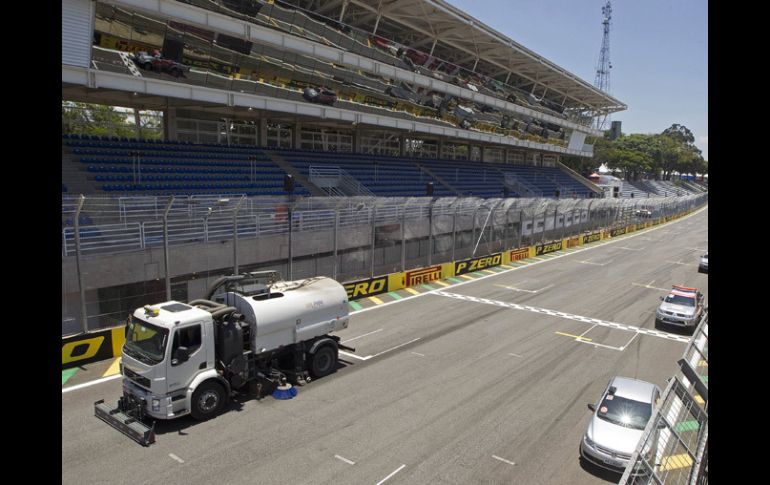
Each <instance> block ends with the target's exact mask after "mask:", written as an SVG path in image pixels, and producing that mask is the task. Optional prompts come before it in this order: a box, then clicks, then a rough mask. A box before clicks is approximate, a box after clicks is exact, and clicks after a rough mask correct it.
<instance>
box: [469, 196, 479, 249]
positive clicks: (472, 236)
mask: <svg viewBox="0 0 770 485" xmlns="http://www.w3.org/2000/svg"><path fill="white" fill-rule="evenodd" d="M478 211H479V208H478V207H476V208H475V209H473V230H472V232H471V244H473V242H474V241H475V240H476V213H477V212H478ZM475 254H476V248H473V252H472V253H471V257H473V256H474V255H475Z"/></svg>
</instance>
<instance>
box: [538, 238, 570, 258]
mask: <svg viewBox="0 0 770 485" xmlns="http://www.w3.org/2000/svg"><path fill="white" fill-rule="evenodd" d="M563 245H564V241H559V242H553V243H548V244H538V245H537V246H535V256H540V255H541V254H548V253H552V252H554V251H559V250H560V249H562V246H563Z"/></svg>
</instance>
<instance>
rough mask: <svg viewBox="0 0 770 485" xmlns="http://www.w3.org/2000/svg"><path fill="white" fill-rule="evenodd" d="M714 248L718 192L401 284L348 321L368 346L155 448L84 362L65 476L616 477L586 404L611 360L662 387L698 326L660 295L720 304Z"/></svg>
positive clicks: (72, 404) (622, 371) (160, 430)
mask: <svg viewBox="0 0 770 485" xmlns="http://www.w3.org/2000/svg"><path fill="white" fill-rule="evenodd" d="M707 248H708V209H707V208H704V209H701V210H699V211H696V212H695V213H693V214H690V215H688V216H685V217H683V218H681V219H677V220H675V221H673V222H670V223H668V224H664V225H660V226H655V227H652V228H649V229H645V230H640V231H637V232H634V233H631V234H629V235H626V236H621V237H617V238H612V239H610V240H604V241H601V242H598V243H593V244H591V245H587V246H581V247H577V248H570V249H567V250H563V251H560V252H558V253H554V254H548V255H545V256H542V257H538V258H531V259H530V260H527V262H526V263H525V264H516V265H514V264H511V265H510V267H508V268H495V269H489V270H483V271H481V272H478V273H477V274H473V275H468V277H467V278H455V279H454V281H440V282H431V283H430V284H429V285H423V287H420V288H408V289H405V290H400V292H399V294H396V295H395V296H392V297H390V298H388V299H387V300H388V301H385V300H386V298H382V299H379V303H373V304H371V306H360V305H359V307H360V308H361V309H360V310H358V311H354V312H351V315H352V316H351V319H350V326H349V328H348V329H346V330H345V331H343V332H339V333H338V335H340V337H341V338H342V340H343V342H344V343H345V344H346V345H349V346H352V347H356V352H355V354H353V353H346V352H340V359H341V364H340V366H339V368H338V370H337V372H336V373H334V374H332V375H330V376H327V377H324V378H322V379H319V380H317V381H313V382H312V383H310V384H309V385H307V386H304V387H300V388H298V390H299V394H298V396H297V397H295V398H294V399H292V400H288V401H279V400H274V399H272V398H270V397H268V398H265V399H262V400H260V401H257V400H256V399H244V400H240V399H239V400H237V401H234V402H231V403H230V405H229V406H228V407H227V409H226V411H225V412H224V413H223V414H221V415H220V416H218V417H216V418H215V419H213V420H210V421H207V422H197V421H195V420H193V419H192V418H190V417H184V418H180V419H178V420H176V421H170V422H163V421H159V422H158V423H157V424H156V435H157V441H156V443H155V444H153V445H151V446H150V447H148V448H144V447H142V446H140V445H138V444H137V443H135V442H133V441H131V440H130V439H129V438H127V437H125V436H123V435H122V434H120V433H119V432H118V431H116V430H114V429H112V428H111V427H109V426H108V425H106V424H105V423H103V422H102V421H100V420H99V419H97V418H96V417H95V416H94V411H93V406H94V402H95V401H97V400H99V399H105V400H106V401H107V402H108V403H111V404H114V403H116V402H117V399H118V397H119V396H120V395H121V383H120V379H118V378H116V376H112V377H107V378H102V379H99V380H98V382H93V381H82V382H75V379H73V382H72V383H71V384H72V385H71V386H69V385H68V387H65V388H63V390H62V483H105V482H110V483H128V482H131V483H185V484H204V483H212V482H217V483H228V484H229V483H236V484H239V483H244V484H245V483H262V484H273V483H275V484H285V483H292V484H319V483H328V484H367V483H370V484H372V485H375V484H382V483H387V484H391V483H392V484H397V483H401V484H433V483H442V484H444V483H445V484H468V483H488V484H497V483H526V484H592V483H609V482H615V483H616V482H617V480H618V479H619V477H620V476H619V475H616V474H611V473H609V472H603V471H601V470H598V469H596V468H594V467H592V466H591V465H586V464H582V463H581V461H580V460H579V450H578V447H579V444H580V439H581V438H582V436H583V434H584V433H585V430H586V426H587V424H588V421H589V418H590V411H589V410H588V408H587V407H586V404H587V403H594V402H596V400H597V399H598V398H599V395H600V393H601V392H602V391H603V390H604V388H605V387H606V385H607V382H608V381H609V379H610V378H611V377H612V376H615V375H622V376H627V377H635V378H639V379H643V380H646V381H649V382H652V383H655V384H657V385H658V386H659V387H660V388H661V389H663V388H665V385H666V379H668V378H669V377H671V376H672V375H674V374H675V373H676V372H677V370H678V366H677V364H676V361H677V360H678V359H679V358H681V357H682V353H683V352H684V348H685V343H686V342H687V340H688V339H689V335H687V334H686V333H683V332H681V331H676V330H675V329H670V328H655V309H656V308H657V307H658V305H659V304H660V299H659V297H660V296H664V295H665V294H666V292H667V291H668V290H669V289H670V288H671V285H672V284H681V285H685V286H692V287H696V288H698V289H700V290H701V291H702V292H703V293H704V294H705V295H706V302H707V303H708V276H707V275H705V274H701V273H698V261H699V258H700V256H701V255H702V254H703V253H704V252H706V250H707ZM407 290H408V291H407ZM148 303H150V302H148ZM108 364H109V365H113V364H114V363H108ZM106 368H107V364H105V369H106ZM101 376H102V374H101V373H98V374H96V375H92V376H91V377H92V378H93V379H98V378H100V377H101ZM63 382H64V377H63ZM68 384H70V383H68Z"/></svg>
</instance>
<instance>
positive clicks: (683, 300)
mask: <svg viewBox="0 0 770 485" xmlns="http://www.w3.org/2000/svg"><path fill="white" fill-rule="evenodd" d="M666 303H673V304H674V305H682V306H695V298H693V297H691V296H679V295H668V296H667V297H666Z"/></svg>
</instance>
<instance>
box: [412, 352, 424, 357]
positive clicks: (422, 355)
mask: <svg viewBox="0 0 770 485" xmlns="http://www.w3.org/2000/svg"><path fill="white" fill-rule="evenodd" d="M412 353H413V354H414V355H419V356H420V357H425V354H419V353H417V352H412Z"/></svg>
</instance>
